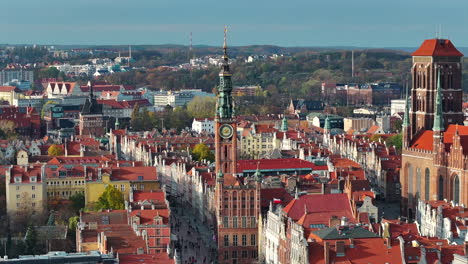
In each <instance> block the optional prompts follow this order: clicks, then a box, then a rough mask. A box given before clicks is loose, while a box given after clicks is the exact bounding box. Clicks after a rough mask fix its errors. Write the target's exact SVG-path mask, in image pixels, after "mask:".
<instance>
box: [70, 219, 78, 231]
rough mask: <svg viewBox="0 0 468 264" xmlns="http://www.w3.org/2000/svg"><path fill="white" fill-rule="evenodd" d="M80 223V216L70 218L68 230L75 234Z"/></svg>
mask: <svg viewBox="0 0 468 264" xmlns="http://www.w3.org/2000/svg"><path fill="white" fill-rule="evenodd" d="M79 221H80V217H79V216H72V217H70V218H68V230H69V231H70V232H75V231H76V226H78V222H79Z"/></svg>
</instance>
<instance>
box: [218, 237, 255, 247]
mask: <svg viewBox="0 0 468 264" xmlns="http://www.w3.org/2000/svg"><path fill="white" fill-rule="evenodd" d="M229 238H230V236H229V235H224V246H225V247H229V246H244V247H245V246H255V245H256V244H257V237H256V235H255V234H251V235H250V245H248V241H247V235H242V236H241V241H240V242H241V243H240V244H239V241H238V235H232V240H231V241H230V240H229Z"/></svg>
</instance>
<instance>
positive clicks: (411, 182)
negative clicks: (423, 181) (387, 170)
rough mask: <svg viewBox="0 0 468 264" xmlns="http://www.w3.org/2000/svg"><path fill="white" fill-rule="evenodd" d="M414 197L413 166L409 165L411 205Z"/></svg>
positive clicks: (409, 197)
mask: <svg viewBox="0 0 468 264" xmlns="http://www.w3.org/2000/svg"><path fill="white" fill-rule="evenodd" d="M412 197H413V166H411V164H409V165H408V199H409V203H411V202H412Z"/></svg>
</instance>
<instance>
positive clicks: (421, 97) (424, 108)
mask: <svg viewBox="0 0 468 264" xmlns="http://www.w3.org/2000/svg"><path fill="white" fill-rule="evenodd" d="M412 56H413V67H412V69H411V73H412V77H413V83H412V89H411V99H412V100H411V111H410V123H411V128H410V131H411V132H410V133H411V135H412V137H414V136H415V135H416V134H417V133H418V132H419V131H421V130H431V129H432V127H433V125H434V116H435V115H434V114H435V101H436V93H437V84H438V79H437V75H438V73H440V84H441V88H442V102H441V103H442V112H443V113H444V115H443V118H444V123H445V124H459V125H463V120H464V117H463V112H462V97H463V96H462V95H463V91H462V70H461V57H462V56H463V54H461V53H460V52H459V51H458V50H457V49H456V48H455V47H454V46H453V44H452V42H450V40H447V39H429V40H426V41H424V42H423V44H422V45H421V47H419V49H417V50H416V51H415V52H414V53H413V54H412Z"/></svg>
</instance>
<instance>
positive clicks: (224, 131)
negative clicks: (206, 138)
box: [219, 124, 234, 138]
mask: <svg viewBox="0 0 468 264" xmlns="http://www.w3.org/2000/svg"><path fill="white" fill-rule="evenodd" d="M233 133H234V128H232V126H231V125H228V124H224V125H222V126H220V127H219V135H220V136H221V137H222V138H230V137H232V134H233Z"/></svg>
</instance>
